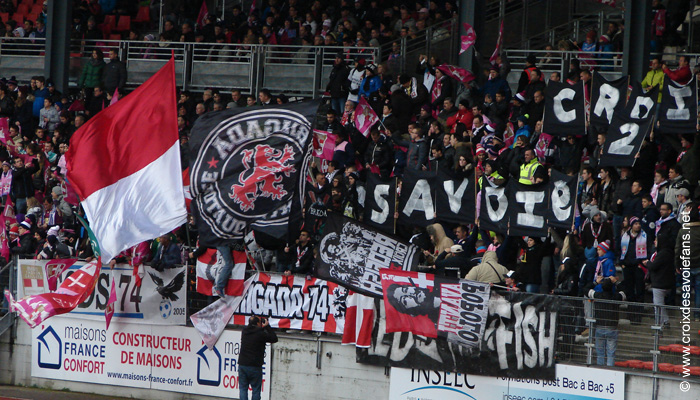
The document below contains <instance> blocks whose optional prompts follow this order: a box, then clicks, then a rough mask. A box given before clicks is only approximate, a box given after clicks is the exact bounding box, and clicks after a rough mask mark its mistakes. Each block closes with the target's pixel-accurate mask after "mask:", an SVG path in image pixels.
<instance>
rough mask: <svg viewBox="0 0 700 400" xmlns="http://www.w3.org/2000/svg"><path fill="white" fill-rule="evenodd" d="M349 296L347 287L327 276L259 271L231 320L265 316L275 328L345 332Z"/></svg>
mask: <svg viewBox="0 0 700 400" xmlns="http://www.w3.org/2000/svg"><path fill="white" fill-rule="evenodd" d="M347 297H348V290H347V289H346V288H344V287H342V286H340V285H338V284H335V283H332V282H326V281H324V280H323V279H319V278H311V279H306V277H304V276H299V275H289V276H285V275H270V274H265V273H258V274H257V277H256V278H255V279H253V281H252V282H251V284H250V287H249V288H248V289H247V290H246V292H245V294H244V295H243V299H242V300H241V302H240V304H239V305H238V307H237V308H236V309H235V311H234V313H233V318H232V319H231V321H230V322H231V323H232V324H235V325H246V324H248V318H249V317H251V316H253V315H258V316H260V315H262V316H265V317H267V318H268V320H269V321H270V326H271V327H273V328H283V329H300V330H306V331H314V332H330V333H343V328H344V326H345V310H346V304H345V301H346V300H347Z"/></svg>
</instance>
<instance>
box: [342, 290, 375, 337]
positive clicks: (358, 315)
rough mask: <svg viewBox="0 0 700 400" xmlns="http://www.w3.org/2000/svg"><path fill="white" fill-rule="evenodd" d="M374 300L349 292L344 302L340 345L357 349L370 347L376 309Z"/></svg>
mask: <svg viewBox="0 0 700 400" xmlns="http://www.w3.org/2000/svg"><path fill="white" fill-rule="evenodd" d="M374 304H375V303H374V298H372V297H369V296H365V295H362V294H359V293H355V292H352V291H350V292H349V295H348V299H347V301H346V306H347V310H346V312H345V327H344V329H343V339H342V344H354V345H355V346H357V347H364V348H367V347H370V346H371V345H372V329H373V328H374V315H375V312H376V308H375V305H374Z"/></svg>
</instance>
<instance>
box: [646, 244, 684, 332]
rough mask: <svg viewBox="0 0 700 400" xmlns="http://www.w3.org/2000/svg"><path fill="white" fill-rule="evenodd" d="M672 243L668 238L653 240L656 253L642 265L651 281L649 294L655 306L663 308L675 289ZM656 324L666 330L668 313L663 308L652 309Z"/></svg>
mask: <svg viewBox="0 0 700 400" xmlns="http://www.w3.org/2000/svg"><path fill="white" fill-rule="evenodd" d="M674 244H675V243H674V242H673V241H672V240H670V238H668V237H662V238H661V241H659V240H654V246H655V247H656V251H655V252H654V254H652V255H651V257H650V258H649V259H648V260H644V261H642V264H643V265H644V266H645V267H646V268H647V269H648V270H649V278H650V280H651V293H652V295H653V301H654V305H655V306H663V305H664V299H665V298H666V295H667V294H668V293H669V292H670V291H671V290H673V289H675V288H676V271H675V268H674V267H673V260H674V254H673V246H674ZM654 311H655V315H656V324H657V325H660V326H663V327H664V328H668V327H669V326H670V324H669V322H668V312H667V311H666V308H664V307H655V308H654Z"/></svg>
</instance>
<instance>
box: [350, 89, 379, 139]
mask: <svg viewBox="0 0 700 400" xmlns="http://www.w3.org/2000/svg"><path fill="white" fill-rule="evenodd" d="M378 121H379V117H378V116H377V113H375V112H374V110H373V109H372V107H371V106H370V105H369V103H368V102H367V100H365V98H364V97H360V101H359V102H358V103H357V107H356V108H355V121H354V122H355V128H357V130H358V131H360V133H361V134H362V135H363V136H364V137H367V136H369V130H370V128H372V125H374V124H376V123H377V122H378Z"/></svg>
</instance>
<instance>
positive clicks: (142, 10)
mask: <svg viewBox="0 0 700 400" xmlns="http://www.w3.org/2000/svg"><path fill="white" fill-rule="evenodd" d="M131 22H134V23H140V24H143V23H147V22H151V9H150V8H149V7H139V11H138V13H136V17H134V19H133V20H131Z"/></svg>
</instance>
